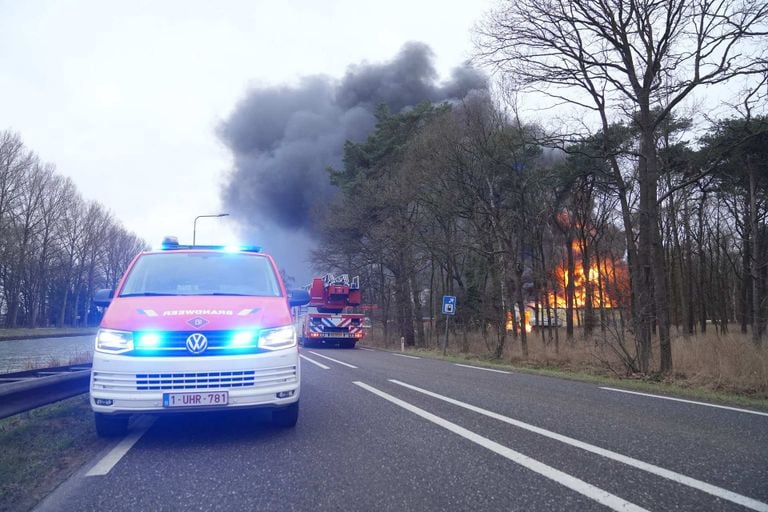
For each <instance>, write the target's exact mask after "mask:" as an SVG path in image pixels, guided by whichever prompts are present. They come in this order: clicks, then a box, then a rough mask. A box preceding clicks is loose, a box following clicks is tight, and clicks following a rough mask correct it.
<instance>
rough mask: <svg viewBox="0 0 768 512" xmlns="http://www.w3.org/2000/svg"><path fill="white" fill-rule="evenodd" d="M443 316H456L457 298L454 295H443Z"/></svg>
mask: <svg viewBox="0 0 768 512" xmlns="http://www.w3.org/2000/svg"><path fill="white" fill-rule="evenodd" d="M443 314H444V315H455V314H456V297H454V296H453V295H443Z"/></svg>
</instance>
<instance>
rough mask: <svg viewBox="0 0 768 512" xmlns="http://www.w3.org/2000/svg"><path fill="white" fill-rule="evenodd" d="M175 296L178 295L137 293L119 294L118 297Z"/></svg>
mask: <svg viewBox="0 0 768 512" xmlns="http://www.w3.org/2000/svg"><path fill="white" fill-rule="evenodd" d="M175 295H178V293H163V292H138V293H121V294H120V297H171V296H175Z"/></svg>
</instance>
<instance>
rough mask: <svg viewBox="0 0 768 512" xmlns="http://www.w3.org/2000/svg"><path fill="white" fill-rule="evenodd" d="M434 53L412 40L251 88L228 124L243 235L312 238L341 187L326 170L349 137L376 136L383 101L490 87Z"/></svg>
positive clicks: (408, 101)
mask: <svg viewBox="0 0 768 512" xmlns="http://www.w3.org/2000/svg"><path fill="white" fill-rule="evenodd" d="M433 61H434V55H433V53H432V51H431V49H430V48H429V47H428V46H427V45H426V44H423V43H418V42H411V43H407V44H406V45H405V46H403V48H402V49H401V50H400V52H399V53H398V54H397V55H396V56H395V58H394V59H392V60H391V61H389V62H385V63H376V64H371V63H362V64H355V65H351V66H350V67H349V68H348V69H347V72H346V73H345V75H344V77H342V78H341V79H340V80H339V79H333V78H330V77H327V76H311V77H305V78H303V79H302V80H300V81H299V83H298V85H295V86H276V87H266V88H259V89H253V90H251V91H249V92H248V93H247V94H246V96H245V97H244V98H243V99H242V100H241V101H240V102H239V103H238V104H237V106H236V107H235V110H234V111H233V112H232V114H231V115H230V116H229V118H228V119H227V120H225V121H224V122H223V123H222V125H221V127H220V128H219V136H220V138H221V140H222V141H223V142H224V143H225V144H226V145H227V146H228V147H229V148H230V149H231V151H232V154H233V157H234V167H233V169H232V171H231V172H230V173H229V175H228V176H227V179H226V181H225V183H224V186H223V189H222V203H223V204H224V205H225V209H227V210H228V211H229V212H230V213H231V214H232V216H233V217H234V219H235V220H237V221H238V223H239V224H240V225H241V227H242V228H243V234H244V236H245V237H246V238H253V237H256V238H258V240H256V242H259V243H262V244H264V245H265V246H266V247H267V248H268V249H270V250H271V252H273V253H277V252H283V251H282V250H281V249H282V247H283V246H288V247H291V246H295V244H296V243H300V242H299V241H300V240H306V241H311V238H312V225H313V223H312V219H311V212H312V210H313V207H314V206H315V205H317V204H322V203H323V202H326V201H328V200H329V199H330V198H331V197H332V196H333V194H334V189H333V187H332V186H331V185H330V183H329V180H328V175H327V173H326V171H325V169H326V168H327V167H328V166H329V165H330V166H339V165H340V163H341V158H342V154H343V149H344V142H345V141H346V140H348V139H349V140H353V141H361V140H364V139H365V138H366V137H367V136H368V134H369V133H370V132H371V131H372V129H373V128H374V124H375V118H374V111H375V109H376V108H377V107H378V106H379V105H381V104H385V105H387V106H388V107H389V109H390V110H391V111H392V112H400V111H402V110H403V109H406V108H408V107H411V106H414V105H417V104H418V103H420V102H422V101H425V100H428V101H431V102H434V103H441V102H444V101H449V102H450V101H457V100H461V99H462V98H464V97H465V96H466V95H467V94H468V93H469V92H470V91H472V90H477V89H486V88H487V77H486V76H485V75H484V74H482V73H481V72H479V71H478V70H476V69H474V68H472V67H471V66H469V65H466V64H465V65H463V66H460V67H457V68H455V69H454V70H453V72H452V73H451V76H450V78H449V79H448V80H447V81H444V82H442V83H441V82H440V81H439V77H438V76H437V72H436V70H435V66H434V62H433ZM264 237H269V238H270V240H264ZM289 243H290V245H288V244H289ZM305 245H306V244H305ZM291 252H292V253H294V256H295V252H296V250H295V247H293V249H292V250H291ZM278 256H280V255H278ZM291 259H294V260H296V258H291ZM281 260H284V258H281ZM300 261H301V260H298V261H296V263H298V264H299V265H300V264H301V263H300ZM281 263H282V264H284V265H286V266H288V267H289V269H290V270H292V271H293V272H296V273H300V274H302V275H303V274H304V271H301V272H299V269H298V268H296V269H295V270H294V269H293V268H290V267H291V265H287V263H288V262H287V261H281ZM289 273H290V272H289Z"/></svg>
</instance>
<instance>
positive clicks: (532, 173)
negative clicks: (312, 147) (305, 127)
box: [315, 0, 768, 373]
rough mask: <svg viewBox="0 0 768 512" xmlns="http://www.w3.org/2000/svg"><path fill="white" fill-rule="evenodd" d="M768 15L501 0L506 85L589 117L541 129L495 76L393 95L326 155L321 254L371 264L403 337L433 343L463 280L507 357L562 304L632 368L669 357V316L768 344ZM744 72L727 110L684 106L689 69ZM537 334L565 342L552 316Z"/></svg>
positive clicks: (344, 265)
mask: <svg viewBox="0 0 768 512" xmlns="http://www.w3.org/2000/svg"><path fill="white" fill-rule="evenodd" d="M767 18H768V6H767V5H766V4H763V3H759V2H758V3H756V2H738V1H733V2H717V3H708V2H687V1H673V2H639V1H635V0H615V1H611V2H602V1H601V2H580V1H569V2H565V1H562V2H560V1H555V2H551V1H540V0H524V1H510V2H502V4H501V6H500V7H499V8H498V9H497V10H495V11H494V12H492V13H491V14H490V15H489V17H488V19H487V20H486V22H485V23H484V24H483V25H482V26H481V29H480V34H479V41H478V48H479V52H480V58H481V59H483V60H484V61H485V62H488V63H490V64H492V65H494V66H495V67H496V68H497V70H498V71H499V74H500V75H501V76H502V77H503V78H504V84H505V85H506V86H510V87H512V88H513V89H514V90H518V91H538V92H543V93H544V94H545V95H547V96H548V97H549V98H551V99H552V100H553V102H556V103H559V104H568V105H570V106H572V107H575V108H577V109H582V110H584V111H585V114H584V117H583V119H582V120H581V127H582V129H581V130H577V131H575V132H574V131H573V130H569V131H568V133H564V131H559V132H555V133H552V132H551V131H545V130H544V129H542V128H541V127H540V126H537V125H536V124H533V123H526V122H523V121H522V120H521V119H520V118H519V117H518V115H517V113H516V109H514V108H513V110H511V111H506V110H505V109H503V108H501V107H500V106H499V103H497V102H495V101H494V100H492V99H491V97H490V96H489V95H483V94H476V95H475V96H473V97H469V98H467V99H466V100H464V102H463V103H461V104H457V105H440V106H436V105H430V104H423V105H420V106H418V107H417V108H414V109H411V110H408V111H405V112H400V113H392V112H388V111H387V110H386V109H384V108H382V109H381V110H380V111H379V114H378V125H377V127H376V131H375V132H374V134H372V135H371V136H370V137H369V138H368V139H367V140H366V141H363V142H348V143H347V145H346V147H345V159H344V164H343V166H342V168H340V169H335V170H331V178H332V181H333V183H334V184H335V185H337V186H338V187H339V190H340V194H339V196H338V197H337V201H336V204H335V205H334V206H333V208H332V210H331V211H332V214H331V213H329V214H328V215H327V216H326V217H325V218H324V219H323V221H322V222H321V224H322V228H323V242H322V244H321V248H320V249H319V250H318V251H317V253H316V255H315V258H316V260H317V261H318V263H321V264H322V265H324V266H331V267H336V268H339V269H342V270H345V271H353V272H359V273H361V274H363V275H364V276H365V282H366V284H367V286H368V288H369V290H370V296H369V298H370V300H371V302H373V303H375V304H377V305H378V306H379V307H380V308H381V309H380V313H379V316H380V318H381V320H382V321H383V326H384V329H385V337H387V338H393V337H400V336H402V337H404V338H405V340H406V342H407V343H408V344H415V345H422V346H427V345H430V344H435V343H436V341H437V339H436V338H437V332H438V329H435V328H434V327H435V322H436V321H437V318H438V317H439V316H440V315H439V314H438V312H439V310H438V303H439V299H440V296H441V295H443V294H451V295H457V296H458V297H459V304H460V307H459V315H458V317H457V325H459V326H460V329H458V332H459V334H460V336H459V337H461V333H463V336H464V339H466V336H467V333H468V332H472V331H476V332H481V333H482V334H483V336H484V339H486V340H487V344H488V349H489V351H490V352H491V353H492V354H493V355H495V356H500V355H501V354H502V352H503V350H504V347H505V346H506V344H507V343H508V342H509V338H510V337H511V338H512V339H514V340H518V341H519V343H520V348H521V351H522V353H523V354H524V355H525V354H527V346H528V345H527V344H528V338H529V336H530V334H529V333H528V328H527V326H529V325H536V326H554V325H556V324H558V322H560V321H562V322H563V323H564V324H565V336H566V338H568V339H571V338H573V336H574V331H575V329H577V328H580V329H581V331H582V332H583V334H584V335H585V337H587V338H594V339H595V340H596V342H600V343H604V344H606V346H608V347H609V348H610V349H611V350H613V351H614V352H615V354H616V356H618V357H619V359H620V360H621V361H622V362H623V363H624V365H625V368H626V370H627V371H630V372H642V373H648V372H650V371H651V370H652V368H651V363H652V361H653V360H654V357H655V358H657V360H658V361H659V369H660V370H661V371H669V370H670V369H671V365H672V343H671V338H672V334H673V333H675V332H679V333H680V334H681V335H684V336H689V335H692V334H695V333H699V332H706V331H707V330H708V329H713V328H714V329H717V330H718V331H719V332H723V331H726V330H727V329H729V324H732V323H736V324H737V325H739V328H740V330H741V331H742V332H745V333H747V332H749V333H751V336H752V338H753V340H754V341H755V343H756V344H758V345H759V344H761V343H762V339H763V336H764V332H765V328H766V320H767V319H768V298H767V297H768V238H766V237H767V236H768V232H767V231H768V225H767V216H768V154H767V151H768V149H767V148H768V146H766V142H768V139H767V138H766V137H768V135H767V134H768V119H766V117H765V107H766V95H765V87H766V84H767V83H768V67H767V66H766V62H768V60H767V59H766V56H765V51H766V48H768V44H764V43H766V33H768V31H766V19H767ZM742 79H743V81H739V82H738V83H739V84H747V85H748V87H746V88H745V89H744V92H743V94H741V97H740V101H741V104H739V105H735V106H732V107H733V112H734V114H733V117H731V118H728V119H722V120H717V121H711V122H710V124H709V126H693V121H692V120H691V119H688V118H686V117H685V116H683V115H681V114H680V113H679V112H680V111H682V109H681V106H682V102H683V101H684V100H685V99H686V98H687V97H688V96H689V95H690V94H691V93H692V91H694V90H696V89H697V88H700V87H702V86H707V85H714V84H720V83H725V82H728V83H731V82H733V81H734V80H742ZM734 83H736V82H734ZM513 107H514V106H513ZM590 119H592V120H594V123H592V124H590V122H591V121H590ZM590 128H591V129H590ZM596 333H599V336H596ZM540 335H541V336H542V339H543V340H544V342H545V343H551V342H553V343H554V349H555V350H557V347H558V343H559V339H558V337H559V335H560V334H559V330H558V329H541V331H540ZM654 340H655V343H656V346H658V352H657V353H656V354H655V355H654V354H653V353H652V352H653V350H654V349H653V347H654Z"/></svg>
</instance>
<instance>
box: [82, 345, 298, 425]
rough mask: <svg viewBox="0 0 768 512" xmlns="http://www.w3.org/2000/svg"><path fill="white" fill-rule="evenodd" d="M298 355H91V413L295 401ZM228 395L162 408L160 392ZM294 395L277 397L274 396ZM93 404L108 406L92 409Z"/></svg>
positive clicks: (290, 351) (281, 352) (287, 351)
mask: <svg viewBox="0 0 768 512" xmlns="http://www.w3.org/2000/svg"><path fill="white" fill-rule="evenodd" d="M300 382H301V379H300V364H299V355H298V351H297V350H296V348H295V347H293V348H290V349H285V350H277V351H274V352H268V353H262V354H252V355H237V356H201V357H133V356H124V355H111V354H104V353H100V352H96V353H95V354H94V358H93V370H92V372H91V388H90V390H91V408H92V409H93V410H94V411H95V412H99V413H106V414H121V413H122V414H126V413H143V412H148V413H173V412H190V411H208V410H221V409H235V408H248V407H264V406H284V405H289V404H291V403H293V402H296V401H298V400H299V392H300ZM209 391H227V392H228V394H229V403H228V404H227V405H216V406H206V407H188V408H186V407H179V408H176V407H174V408H166V407H163V394H164V393H190V392H209ZM285 392H293V394H292V395H291V396H290V397H286V398H277V394H278V393H285ZM96 399H100V400H107V401H109V400H111V401H112V402H111V405H96Z"/></svg>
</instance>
